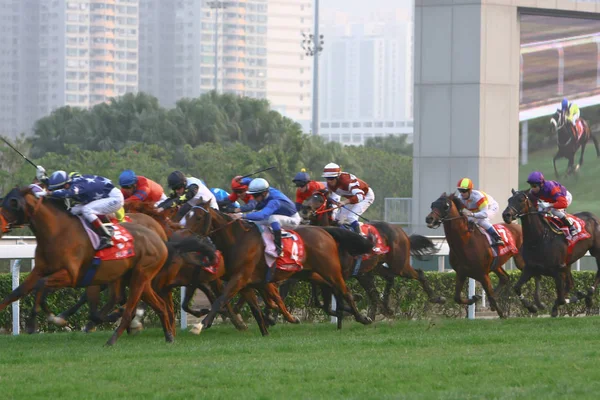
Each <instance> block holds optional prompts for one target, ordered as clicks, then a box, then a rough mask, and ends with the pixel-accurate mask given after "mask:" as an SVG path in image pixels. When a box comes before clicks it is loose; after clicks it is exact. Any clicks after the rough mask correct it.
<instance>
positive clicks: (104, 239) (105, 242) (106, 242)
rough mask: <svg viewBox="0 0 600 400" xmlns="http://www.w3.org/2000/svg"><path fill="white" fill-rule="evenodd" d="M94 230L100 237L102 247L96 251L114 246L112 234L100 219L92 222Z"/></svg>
mask: <svg viewBox="0 0 600 400" xmlns="http://www.w3.org/2000/svg"><path fill="white" fill-rule="evenodd" d="M92 228H93V229H94V232H96V233H97V234H98V236H99V237H100V245H99V246H98V248H97V249H96V250H102V249H106V248H108V247H112V246H113V245H114V243H113V241H112V234H111V233H110V232H109V231H108V229H106V226H104V225H103V224H102V222H101V221H100V219H99V218H96V219H95V220H94V221H93V222H92Z"/></svg>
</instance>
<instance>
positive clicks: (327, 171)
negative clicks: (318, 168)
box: [321, 163, 342, 178]
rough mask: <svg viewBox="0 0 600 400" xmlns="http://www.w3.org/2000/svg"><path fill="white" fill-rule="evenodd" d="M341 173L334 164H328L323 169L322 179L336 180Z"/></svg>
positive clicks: (338, 167)
mask: <svg viewBox="0 0 600 400" xmlns="http://www.w3.org/2000/svg"><path fill="white" fill-rule="evenodd" d="M341 173H342V169H341V168H340V166H339V165H337V164H335V163H329V164H327V165H326V166H325V168H323V175H321V176H322V177H323V178H337V177H338V176H340V174H341Z"/></svg>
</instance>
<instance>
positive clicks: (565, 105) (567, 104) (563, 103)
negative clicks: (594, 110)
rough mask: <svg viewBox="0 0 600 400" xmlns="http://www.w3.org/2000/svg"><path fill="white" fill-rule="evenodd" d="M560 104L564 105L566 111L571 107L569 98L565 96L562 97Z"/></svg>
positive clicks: (563, 108)
mask: <svg viewBox="0 0 600 400" xmlns="http://www.w3.org/2000/svg"><path fill="white" fill-rule="evenodd" d="M560 106H561V107H562V110H563V111H566V110H567V109H568V108H569V100H567V98H566V97H565V98H564V99H562V103H560Z"/></svg>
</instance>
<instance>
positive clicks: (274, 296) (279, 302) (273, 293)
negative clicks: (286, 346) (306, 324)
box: [263, 283, 300, 324]
mask: <svg viewBox="0 0 600 400" xmlns="http://www.w3.org/2000/svg"><path fill="white" fill-rule="evenodd" d="M263 290H264V293H265V295H266V297H269V298H271V300H272V301H274V302H275V304H276V306H277V308H278V309H279V311H281V314H282V315H283V317H284V318H285V320H286V321H288V322H290V323H292V324H299V323H300V320H299V319H298V318H296V317H294V316H293V315H292V314H290V312H289V311H288V309H287V307H286V306H285V303H284V302H283V299H282V298H281V296H280V295H279V290H278V288H277V286H275V285H274V284H272V283H267V284H266V285H264V286H263Z"/></svg>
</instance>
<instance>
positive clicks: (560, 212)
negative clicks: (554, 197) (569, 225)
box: [550, 190, 573, 218]
mask: <svg viewBox="0 0 600 400" xmlns="http://www.w3.org/2000/svg"><path fill="white" fill-rule="evenodd" d="M565 197H566V198H567V207H569V206H570V205H571V202H572V201H573V196H572V195H571V192H569V191H568V190H567V195H566V196H565ZM550 207H551V208H550V213H552V215H554V216H555V217H557V218H564V217H566V216H567V215H566V214H565V210H566V208H563V209H561V210H557V209H556V208H553V207H552V205H550Z"/></svg>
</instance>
